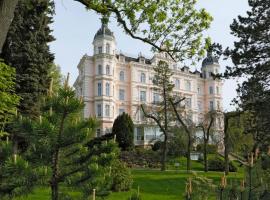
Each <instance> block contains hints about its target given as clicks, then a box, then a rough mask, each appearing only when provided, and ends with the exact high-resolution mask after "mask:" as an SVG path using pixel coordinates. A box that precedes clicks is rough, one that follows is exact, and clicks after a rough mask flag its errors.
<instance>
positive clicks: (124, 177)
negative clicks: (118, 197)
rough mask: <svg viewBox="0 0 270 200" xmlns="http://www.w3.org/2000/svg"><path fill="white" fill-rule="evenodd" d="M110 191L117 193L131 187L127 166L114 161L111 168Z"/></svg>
mask: <svg viewBox="0 0 270 200" xmlns="http://www.w3.org/2000/svg"><path fill="white" fill-rule="evenodd" d="M112 176H113V177H112V190H113V191H116V192H119V191H128V190H130V188H131V186H132V182H133V180H132V177H131V173H130V170H129V169H128V168H127V166H126V165H125V164H124V163H123V162H121V161H116V162H115V163H114V165H113V166H112Z"/></svg>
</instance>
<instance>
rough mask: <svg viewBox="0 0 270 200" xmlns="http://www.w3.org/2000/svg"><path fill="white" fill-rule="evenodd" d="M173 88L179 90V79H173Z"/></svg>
mask: <svg viewBox="0 0 270 200" xmlns="http://www.w3.org/2000/svg"><path fill="white" fill-rule="evenodd" d="M175 88H176V89H177V90H180V80H179V79H175Z"/></svg>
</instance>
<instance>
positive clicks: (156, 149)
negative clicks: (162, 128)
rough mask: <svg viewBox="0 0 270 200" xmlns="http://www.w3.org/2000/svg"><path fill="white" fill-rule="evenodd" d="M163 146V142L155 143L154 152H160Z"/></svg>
mask: <svg viewBox="0 0 270 200" xmlns="http://www.w3.org/2000/svg"><path fill="white" fill-rule="evenodd" d="M162 144H163V142H161V141H157V142H155V144H154V145H153V146H152V150H153V151H158V150H160V149H161V147H162Z"/></svg>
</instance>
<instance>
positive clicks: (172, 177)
mask: <svg viewBox="0 0 270 200" xmlns="http://www.w3.org/2000/svg"><path fill="white" fill-rule="evenodd" d="M197 174H198V175H200V176H205V177H208V178H211V179H213V180H214V181H215V182H218V181H219V180H220V177H221V176H222V173H221V172H208V173H204V172H197ZM132 175H133V178H134V183H133V188H132V190H131V191H129V192H118V193H112V194H111V195H110V196H109V197H108V198H107V200H127V199H128V197H129V196H130V195H131V194H132V192H134V191H136V190H137V188H138V186H139V187H140V193H141V195H142V198H143V200H179V199H180V200H181V199H184V196H183V194H184V191H185V181H186V179H187V178H188V177H189V176H190V174H187V173H186V172H184V171H182V170H170V171H166V172H161V171H159V170H135V169H134V170H132ZM242 177H243V174H242V173H230V175H229V177H228V178H229V179H240V178H242ZM70 194H72V196H73V197H77V198H76V199H79V193H78V192H70ZM28 199H38V200H48V199H50V190H49V188H38V189H36V190H35V191H34V193H33V194H31V195H29V196H27V197H24V198H18V199H16V200H28ZM90 199H91V198H90Z"/></svg>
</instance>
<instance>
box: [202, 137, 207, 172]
mask: <svg viewBox="0 0 270 200" xmlns="http://www.w3.org/2000/svg"><path fill="white" fill-rule="evenodd" d="M207 145H208V141H207V140H204V147H203V159H204V171H205V172H208V160H207Z"/></svg>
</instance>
